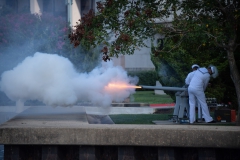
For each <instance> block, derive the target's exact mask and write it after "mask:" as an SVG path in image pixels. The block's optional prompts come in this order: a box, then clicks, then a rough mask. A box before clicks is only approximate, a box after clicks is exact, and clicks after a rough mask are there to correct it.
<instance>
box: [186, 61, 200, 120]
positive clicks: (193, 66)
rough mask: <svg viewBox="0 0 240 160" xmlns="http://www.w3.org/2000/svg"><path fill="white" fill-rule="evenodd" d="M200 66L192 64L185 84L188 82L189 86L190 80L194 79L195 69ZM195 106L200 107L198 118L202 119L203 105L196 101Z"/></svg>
mask: <svg viewBox="0 0 240 160" xmlns="http://www.w3.org/2000/svg"><path fill="white" fill-rule="evenodd" d="M198 68H200V67H199V65H197V64H194V65H192V72H190V73H188V75H187V77H186V79H185V84H186V85H187V86H189V84H190V82H191V80H192V77H193V75H194V73H195V71H196V70H197V69H198ZM195 106H197V107H198V119H202V118H203V117H202V111H201V106H200V104H198V103H197V101H196V105H195Z"/></svg>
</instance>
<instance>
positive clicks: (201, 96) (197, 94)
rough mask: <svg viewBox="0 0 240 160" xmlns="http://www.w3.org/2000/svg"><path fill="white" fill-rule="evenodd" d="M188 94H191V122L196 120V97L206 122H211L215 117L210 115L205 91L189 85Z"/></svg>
mask: <svg viewBox="0 0 240 160" xmlns="http://www.w3.org/2000/svg"><path fill="white" fill-rule="evenodd" d="M188 95H189V106H190V111H189V121H190V123H193V122H195V120H196V117H195V104H196V99H197V102H198V104H199V105H200V106H201V108H202V114H203V117H204V119H205V122H211V121H212V120H213V118H212V117H211V116H210V113H209V110H208V106H207V102H206V97H205V93H204V91H200V90H195V89H194V88H190V87H188Z"/></svg>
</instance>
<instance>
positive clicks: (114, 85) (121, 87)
mask: <svg viewBox="0 0 240 160" xmlns="http://www.w3.org/2000/svg"><path fill="white" fill-rule="evenodd" d="M106 87H107V88H111V89H112V88H116V89H127V88H142V87H140V86H133V85H128V84H122V83H119V84H117V83H109V84H108V85H107V86H106Z"/></svg>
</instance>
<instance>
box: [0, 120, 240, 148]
mask: <svg viewBox="0 0 240 160" xmlns="http://www.w3.org/2000/svg"><path fill="white" fill-rule="evenodd" d="M0 144H4V145H18V144H21V145H110V146H111V145H124V146H163V147H210V148H211V147H214V148H240V127H238V126H236V127H235V126H194V125H169V126H168V125H105V124H97V125H96V124H90V125H89V124H88V125H85V124H79V125H77V124H76V123H75V124H73V125H68V126H58V127H54V126H48V127H45V126H44V125H41V126H38V125H37V126H32V127H28V126H24V127H21V126H18V127H16V126H15V127H6V126H5V127H4V126H1V127H0Z"/></svg>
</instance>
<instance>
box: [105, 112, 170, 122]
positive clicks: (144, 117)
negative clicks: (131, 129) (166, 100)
mask: <svg viewBox="0 0 240 160" xmlns="http://www.w3.org/2000/svg"><path fill="white" fill-rule="evenodd" d="M109 116H110V118H111V119H112V120H113V122H114V123H115V124H154V123H153V122H152V121H154V120H168V114H116V115H109Z"/></svg>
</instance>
